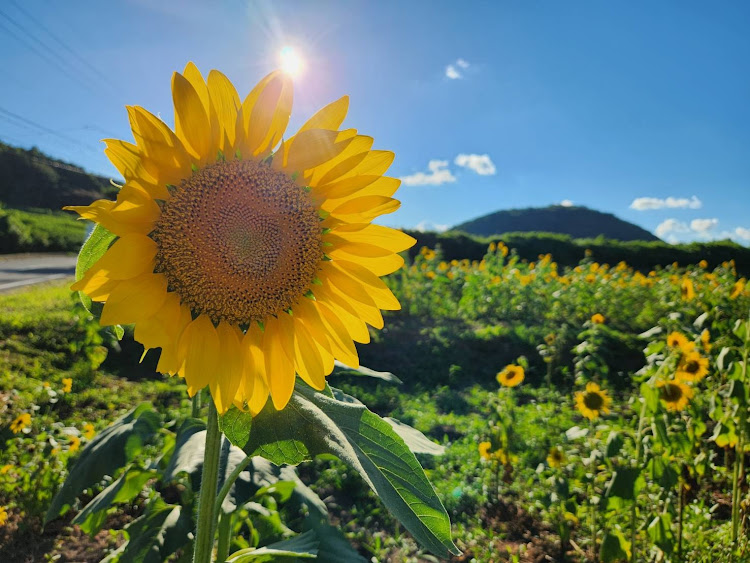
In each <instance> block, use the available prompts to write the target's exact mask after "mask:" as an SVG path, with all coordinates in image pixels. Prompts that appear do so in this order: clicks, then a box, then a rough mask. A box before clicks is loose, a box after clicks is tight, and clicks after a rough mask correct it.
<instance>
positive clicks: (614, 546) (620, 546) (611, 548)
mask: <svg viewBox="0 0 750 563" xmlns="http://www.w3.org/2000/svg"><path fill="white" fill-rule="evenodd" d="M599 557H600V558H601V560H602V563H616V562H619V561H627V560H628V549H627V543H626V542H625V538H624V537H623V536H622V534H621V533H620V532H618V531H615V532H613V533H610V532H607V533H605V534H604V537H603V538H602V545H601V547H600V548H599Z"/></svg>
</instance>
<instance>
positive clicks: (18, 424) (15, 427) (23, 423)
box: [10, 412, 31, 434]
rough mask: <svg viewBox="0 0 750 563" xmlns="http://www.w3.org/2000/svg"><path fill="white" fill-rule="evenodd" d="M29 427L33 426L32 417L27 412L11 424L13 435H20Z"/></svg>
mask: <svg viewBox="0 0 750 563" xmlns="http://www.w3.org/2000/svg"><path fill="white" fill-rule="evenodd" d="M27 426H31V415H30V414H29V413H27V412H25V413H23V414H19V415H18V416H17V417H16V418H15V419H14V420H13V422H11V423H10V429H11V431H12V432H13V434H18V433H19V432H21V431H22V430H23V429H24V428H26V427H27Z"/></svg>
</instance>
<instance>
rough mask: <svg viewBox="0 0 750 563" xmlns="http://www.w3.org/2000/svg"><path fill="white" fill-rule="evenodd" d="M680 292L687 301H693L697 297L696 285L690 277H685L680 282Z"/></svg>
mask: <svg viewBox="0 0 750 563" xmlns="http://www.w3.org/2000/svg"><path fill="white" fill-rule="evenodd" d="M680 293H681V295H682V298H683V299H684V300H685V301H692V300H693V298H694V297H695V287H694V286H693V281H692V280H691V279H690V278H684V279H683V280H682V284H680Z"/></svg>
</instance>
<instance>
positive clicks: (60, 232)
mask: <svg viewBox="0 0 750 563" xmlns="http://www.w3.org/2000/svg"><path fill="white" fill-rule="evenodd" d="M85 233H86V223H85V222H84V221H77V220H76V219H75V218H74V217H73V215H72V214H71V213H68V212H66V211H50V210H46V209H24V210H21V209H5V208H3V206H2V203H0V254H10V253H14V252H74V251H76V250H78V248H79V247H80V246H81V242H82V241H83V239H84V236H85Z"/></svg>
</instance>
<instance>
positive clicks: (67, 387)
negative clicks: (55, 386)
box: [62, 377, 73, 393]
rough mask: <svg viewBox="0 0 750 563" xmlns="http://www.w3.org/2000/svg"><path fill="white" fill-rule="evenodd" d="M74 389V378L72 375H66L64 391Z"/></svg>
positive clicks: (63, 383) (63, 384)
mask: <svg viewBox="0 0 750 563" xmlns="http://www.w3.org/2000/svg"><path fill="white" fill-rule="evenodd" d="M72 389H73V380H72V379H71V378H70V377H64V378H63V380H62V391H63V393H70V391H71V390H72Z"/></svg>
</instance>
